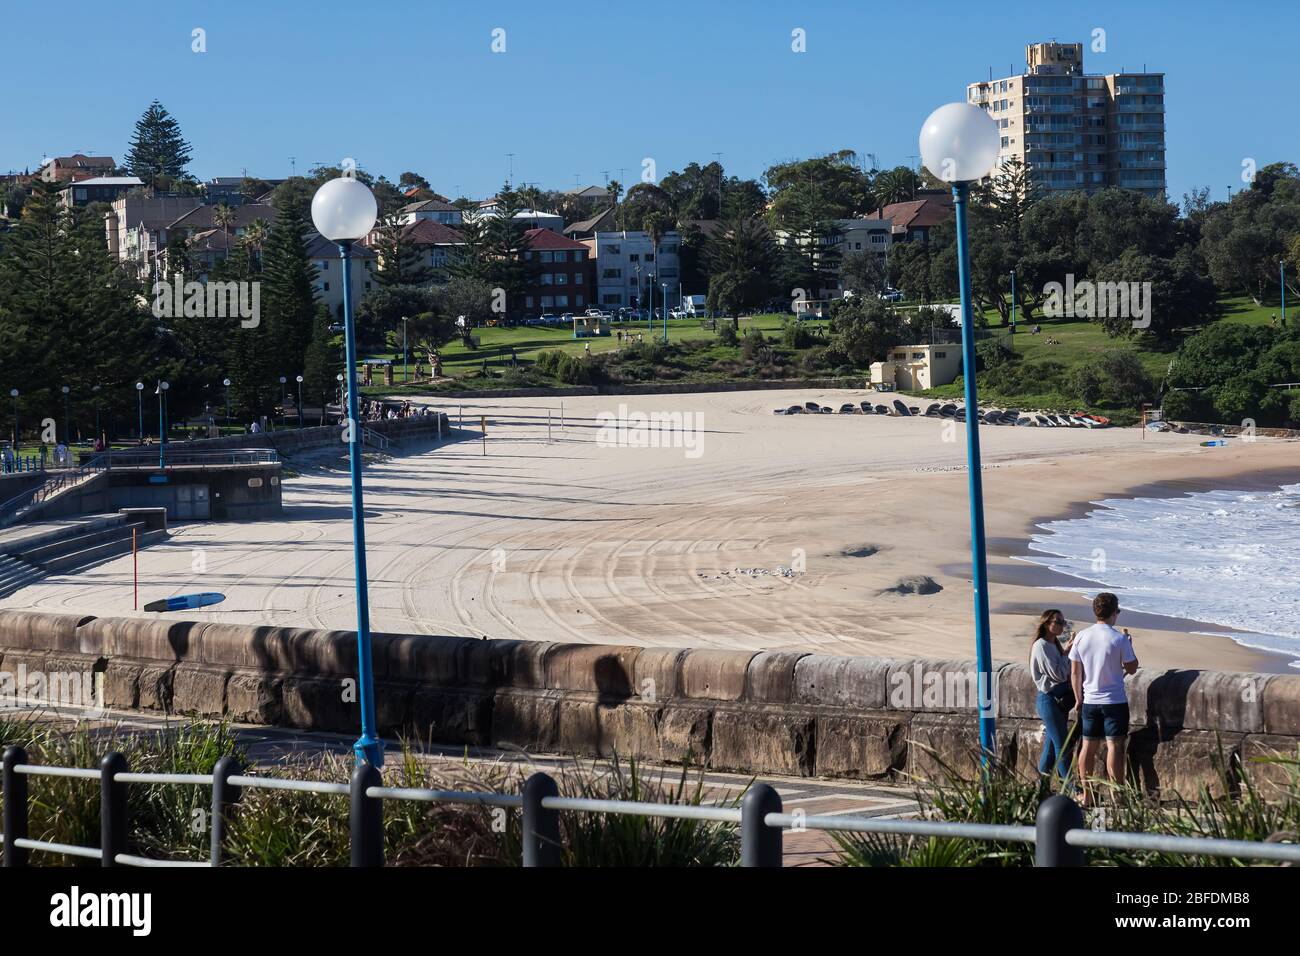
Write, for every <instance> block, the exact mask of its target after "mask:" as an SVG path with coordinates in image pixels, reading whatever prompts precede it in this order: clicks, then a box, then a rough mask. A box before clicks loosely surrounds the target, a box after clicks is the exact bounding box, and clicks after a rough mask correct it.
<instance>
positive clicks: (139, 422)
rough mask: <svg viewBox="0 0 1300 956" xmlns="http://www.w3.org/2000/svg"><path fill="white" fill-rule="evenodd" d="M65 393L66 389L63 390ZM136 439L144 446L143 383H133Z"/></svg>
mask: <svg viewBox="0 0 1300 956" xmlns="http://www.w3.org/2000/svg"><path fill="white" fill-rule="evenodd" d="M65 391H66V389H65ZM135 414H136V428H137V431H136V437H137V440H138V441H139V442H140V444H141V445H143V444H144V382H136V383H135Z"/></svg>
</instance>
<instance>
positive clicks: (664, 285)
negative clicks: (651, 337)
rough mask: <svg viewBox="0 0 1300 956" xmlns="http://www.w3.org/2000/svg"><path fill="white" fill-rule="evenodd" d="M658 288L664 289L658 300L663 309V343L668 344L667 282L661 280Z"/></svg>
mask: <svg viewBox="0 0 1300 956" xmlns="http://www.w3.org/2000/svg"><path fill="white" fill-rule="evenodd" d="M659 285H660V288H662V289H663V290H664V294H663V298H661V299H660V300H659V302H660V304H661V305H662V306H663V310H664V344H665V345H667V344H668V283H667V282H661V283H660V284H659Z"/></svg>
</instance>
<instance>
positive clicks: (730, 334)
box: [718, 320, 753, 346]
mask: <svg viewBox="0 0 1300 956" xmlns="http://www.w3.org/2000/svg"><path fill="white" fill-rule="evenodd" d="M751 331H753V330H751ZM718 341H719V342H721V343H722V344H723V345H733V346H734V345H736V344H737V343H739V342H740V336H738V335H737V334H736V327H735V326H734V325H732V324H731V323H730V322H723V321H721V320H719V322H718Z"/></svg>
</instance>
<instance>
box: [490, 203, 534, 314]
mask: <svg viewBox="0 0 1300 956" xmlns="http://www.w3.org/2000/svg"><path fill="white" fill-rule="evenodd" d="M497 200H498V206H497V212H496V214H495V215H494V216H493V217H492V218H491V219H489V220H488V222H487V226H486V228H485V230H484V236H483V239H484V248H483V252H484V255H485V258H486V260H487V267H486V269H485V270H484V271H485V272H486V276H485V278H486V280H487V282H488V284H489V285H491V286H492V287H494V288H499V289H504V290H505V294H506V301H507V302H510V303H514V302H515V300H516V299H518V298H519V297H520V296H521V295H522V294H523V291H524V288H525V287H526V286H527V285H528V282H529V280H530V278H531V277H532V275H533V272H534V269H535V264H534V263H530V262H526V261H525V260H524V256H523V253H524V251H525V250H526V249H527V248H528V238H527V237H526V236H525V235H524V233H525V232H527V227H525V226H524V225H523V223H522V222H520V220H518V219H516V218H515V217H516V216H517V215H518V214H519V213H520V212H522V211H523V208H524V201H523V197H522V195H521V194H520V193H519V192H517V191H516V190H514V189H511V188H510V186H509V185H505V186H502V187H501V191H500V192H498V193H497Z"/></svg>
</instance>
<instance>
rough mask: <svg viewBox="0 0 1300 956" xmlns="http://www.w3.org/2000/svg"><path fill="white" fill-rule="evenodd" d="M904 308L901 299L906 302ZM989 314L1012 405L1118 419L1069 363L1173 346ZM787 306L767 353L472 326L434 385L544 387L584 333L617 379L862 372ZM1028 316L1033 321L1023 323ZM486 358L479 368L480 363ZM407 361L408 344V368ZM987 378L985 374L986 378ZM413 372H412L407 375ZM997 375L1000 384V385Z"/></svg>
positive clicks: (992, 381)
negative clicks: (796, 324) (806, 339)
mask: <svg viewBox="0 0 1300 956" xmlns="http://www.w3.org/2000/svg"><path fill="white" fill-rule="evenodd" d="M903 307H904V308H905V309H906V308H910V306H908V305H907V304H904V306H903ZM1220 307H1221V318H1220V321H1223V322H1240V323H1244V324H1249V325H1267V324H1269V322H1270V321H1271V320H1272V318H1273V316H1274V315H1277V314H1278V313H1279V312H1280V309H1279V303H1278V302H1276V301H1273V302H1265V303H1264V304H1263V305H1261V306H1256V305H1255V304H1254V303H1253V302H1252V301H1251V300H1250V299H1249V298H1248V297H1245V296H1226V297H1223V298H1222V299H1221V300H1220ZM1288 313H1289V315H1288V318H1290V319H1292V320H1295V319H1300V302H1298V303H1296V311H1294V312H1292V310H1291V309H1290V308H1289V309H1288ZM985 318H986V321H988V322H989V324H990V332H989V334H990V335H992V336H993V337H997V338H1000V339H1001V340H1002V341H1004V342H1005V343H1006V344H1007V345H1008V346H1009V347H1010V349H1011V350H1012V351H1014V353H1015V355H1016V359H1015V360H1014V362H1015V365H1016V366H1018V369H1019V372H1018V374H1017V375H1015V376H1011V377H1010V378H1011V380H1012V385H1013V387H1010V388H1007V387H1005V386H1006V382H1007V380H1008V378H1009V377H1008V376H997V375H994V376H991V377H989V376H987V373H981V375H980V379H981V381H980V396H981V400H982V401H987V402H988V403H989V404H998V405H1018V406H1020V407H1024V408H1044V409H1052V410H1062V411H1064V410H1074V409H1081V408H1085V407H1086V408H1087V409H1088V410H1090V411H1094V412H1098V413H1100V414H1103V415H1108V416H1110V417H1112V418H1115V419H1117V420H1118V421H1132V420H1134V419H1135V418H1136V417H1137V415H1138V406H1139V402H1138V400H1137V399H1136V398H1129V399H1124V398H1118V397H1116V396H1112V398H1111V399H1110V400H1097V401H1094V402H1092V403H1085V402H1082V401H1080V399H1079V397H1078V396H1077V395H1076V394H1073V393H1072V392H1071V390H1070V388H1069V387H1068V381H1069V380H1070V377H1071V373H1072V372H1074V371H1075V370H1076V369H1080V368H1087V367H1095V366H1097V365H1098V363H1099V362H1100V361H1101V360H1102V358H1103V356H1105V355H1106V354H1107V353H1111V352H1124V353H1128V354H1131V355H1132V356H1133V357H1134V358H1136V359H1137V360H1138V362H1139V363H1140V364H1141V366H1142V368H1143V369H1144V370H1145V372H1146V374H1147V376H1149V377H1150V379H1151V381H1152V382H1153V383H1154V385H1155V386H1157V387H1158V386H1159V385H1160V383H1161V382H1162V381H1163V380H1164V378H1165V375H1166V372H1167V370H1168V368H1169V365H1170V362H1171V360H1172V359H1173V357H1174V353H1175V352H1176V350H1177V344H1178V342H1177V341H1174V342H1171V343H1166V344H1163V345H1162V344H1160V343H1157V342H1155V341H1153V340H1151V339H1150V338H1149V337H1147V336H1143V335H1135V336H1133V337H1132V338H1119V339H1116V338H1111V337H1110V336H1109V335H1108V334H1107V333H1106V332H1105V330H1104V329H1103V328H1102V327H1101V326H1100V325H1097V324H1095V323H1093V322H1090V321H1088V320H1086V319H1078V318H1058V319H1047V318H1041V317H1040V318H1038V319H1037V320H1036V322H1034V323H1030V324H1029V325H1026V324H1025V323H1023V322H1021V323H1020V324H1019V325H1018V326H1017V329H1018V331H1017V332H1016V334H1015V335H1014V336H1012V335H1009V334H1007V330H1006V329H1005V328H1004V327H1002V326H1000V325H999V323H1000V318H999V316H998V315H997V313H996V312H988V313H986V314H985ZM788 319H789V316H782V315H777V314H765V315H758V316H751V317H747V318H745V319H742V320H741V335H742V336H743V335H744V334H745V332H747V331H748V330H750V329H758V330H760V331H762V332H763V333H764V335H765V336H767V337H768V339H769V341H770V343H771V350H770V354H768V355H766V356H764V357H763V358H762V359H755V358H754V357H753V356H750V357H749V358H746V357H745V356H744V355H743V354H742V349H741V347H740V346H739V345H724V344H723V343H722V342H721V341H719V339H718V336H717V333H716V332H715V331H713V330H712V329H707V328H705V327H704V324H703V323H702V322H701V321H700V320H697V319H680V320H670V321H669V323H668V344H669V348H668V349H666V350H655V351H654V352H653V353H652V352H650V351H647V350H645V349H637V350H629V349H628V344H629V343H628V342H627V341H626V340H625V341H624V342H623V343H622V345H623V352H622V354H620V355H618V356H617V357H615V356H614V355H613V354H612V353H615V352H616V351H618V349H619V346H620V343H619V341H618V340H617V339H616V338H615V337H614V336H612V335H611V336H602V337H600V338H595V339H575V338H573V333H572V331H571V330H569V329H554V328H540V327H524V328H483V329H478V330H476V331H475V337H476V338H477V339H478V347H477V348H474V349H467V348H466V347H465V346H464V345H463V344H462V343H461V342H460V341H459V340H457V341H455V342H452V343H449V344H448V345H446V346H445V347H444V348H443V350H442V355H443V362H444V365H443V368H444V371H445V373H447V374H449V375H450V376H452V377H453V378H454V379H455V380H456V381H454V382H446V383H444V384H443V385H442V386H440V388H439V389H437V390H451V389H456V390H461V389H490V388H518V387H529V386H537V387H545V386H552V385H559V384H562V382H561V380H560V379H558V378H556V377H555V376H554V375H553V374H551V372H550V371H549V370H543V369H539V368H537V367H536V366H535V363H536V362H537V359H538V356H539V355H541V354H542V353H543V352H554V351H558V352H562V353H565V354H568V355H573V356H581V355H583V354H585V351H586V350H585V348H584V346H585V345H587V344H588V343H590V346H591V354H592V355H595V356H608V357H609V363H608V368H609V370H610V371H611V373H612V374H613V375H614V377H615V379H616V380H624V381H681V382H713V381H736V380H739V381H744V380H749V379H764V378H785V377H791V378H798V377H810V378H812V377H816V378H822V377H827V376H831V375H861V376H865V375H867V374H868V369H866V368H846V367H843V366H841V367H837V368H830V367H827V366H825V365H824V364H819V353H820V352H821V350H822V349H823V348H824V347H825V345H826V344H827V324H828V323H826V322H824V321H810V322H806V323H803V324H804V325H805V326H806V327H807V328H808V329H810V330H811V331H813V332H814V335H815V338H814V341H813V342H812V344H811V345H810V346H809V347H807V348H799V349H796V348H788V347H785V346H782V345H780V344H779V341H780V330H781V325H782V322H783V321H786V320H788ZM1034 324H1037V325H1038V326H1039V327H1040V328H1041V331H1040V332H1038V333H1037V334H1035V333H1032V332H1030V331H1029V329H1030V326H1032V325H1034ZM613 328H614V329H621V330H623V331H624V333H625V335H626V334H631V335H635V334H637V333H642V334H644V338H645V342H646V343H651V342H656V343H657V342H660V341H662V338H663V324H662V322H660V323H657V324H656V325H655V326H654V328H653V330H648V329H647V326H646V323H644V322H641V323H624V324H619V325H615V326H613ZM371 357H375V358H389V359H393V360H394V361H395V363H397V364H396V367H395V369H394V381H395V383H396V384H398V385H402V384H404V383H405V381H404V378H403V373H402V367H401V364H400V363H401V354H400V352H398V353H392V352H386V353H379V354H377V355H373V356H371ZM485 362H486V374H485V366H484V363H485ZM413 369H414V353H412V356H411V366H410V370H411V371H413ZM986 378H987V379H988V380H987V381H986V380H985V379H986ZM412 379H413V376H412ZM1000 385H1001V387H1000ZM411 387H412V390H419V391H433V390H435V389H432V388H431V387H430V386H428V385H422V386H417V385H414V384H412V386H411ZM366 391H367V392H369V393H372V394H379V393H383V392H384V391H386V389H385V388H384V387H383V386H382V385H376V386H373V387H371V388H370V389H367V390H366ZM917 394H918V395H920V396H921V397H926V398H955V397H959V396H960V395H961V385H960V383H954V384H952V385H946V386H943V387H940V388H936V389H931V390H929V391H926V392H921V393H917Z"/></svg>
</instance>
